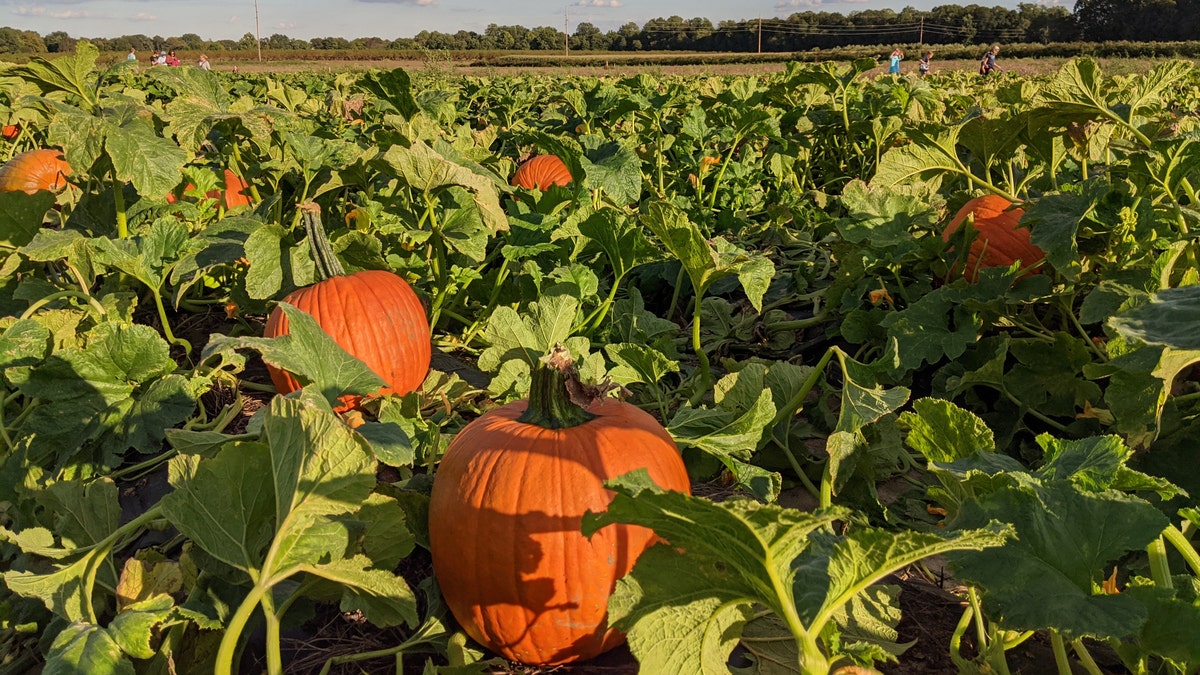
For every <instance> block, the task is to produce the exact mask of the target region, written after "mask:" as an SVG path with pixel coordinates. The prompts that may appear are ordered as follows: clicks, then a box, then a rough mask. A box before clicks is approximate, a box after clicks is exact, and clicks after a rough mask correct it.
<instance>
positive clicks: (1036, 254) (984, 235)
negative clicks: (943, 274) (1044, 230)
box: [942, 195, 1046, 282]
mask: <svg viewBox="0 0 1200 675" xmlns="http://www.w3.org/2000/svg"><path fill="white" fill-rule="evenodd" d="M1011 206H1012V202H1010V201H1008V200H1007V199H1005V198H1004V197H1000V196H998V195H984V196H983V197H976V198H975V199H972V200H971V201H969V202H967V203H966V204H963V207H962V208H961V209H959V210H958V213H956V214H954V218H952V219H951V220H950V225H948V226H947V227H946V229H945V230H944V231H943V232H942V240H943V241H946V242H949V241H950V239H951V238H952V237H953V235H954V233H955V232H957V231H958V228H959V227H960V226H961V225H962V224H963V222H964V221H965V220H966V219H967V216H969V215H971V214H972V213H974V214H975V225H974V227H975V238H974V239H973V240H972V241H971V249H970V250H969V251H967V265H966V269H964V270H963V276H965V277H966V278H967V279H968V280H970V281H972V282H974V281H976V280H978V278H979V270H980V269H982V268H984V267H1008V266H1009V265H1011V264H1013V263H1014V262H1016V261H1018V260H1020V261H1021V265H1022V266H1023V267H1029V266H1031V265H1034V264H1036V263H1038V262H1040V261H1042V260H1043V259H1044V258H1045V257H1046V252H1045V251H1043V250H1042V249H1040V248H1038V247H1037V246H1034V245H1033V243H1032V242H1031V241H1030V231H1029V230H1028V229H1027V228H1023V227H1017V223H1018V222H1020V220H1021V217H1022V216H1024V215H1025V210H1024V209H1021V208H1015V209H1009V207H1011ZM1006 209H1008V210H1006ZM1032 273H1033V271H1032V270H1030V271H1029V272H1028V273H1027V274H1032Z"/></svg>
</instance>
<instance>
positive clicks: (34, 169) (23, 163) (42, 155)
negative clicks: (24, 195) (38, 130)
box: [0, 149, 71, 194]
mask: <svg viewBox="0 0 1200 675" xmlns="http://www.w3.org/2000/svg"><path fill="white" fill-rule="evenodd" d="M70 175H71V165H70V164H67V160H66V158H64V157H63V154H62V153H61V152H59V151H58V150H54V149H43V150H30V151H29V152H22V153H21V154H19V155H17V156H16V157H13V158H12V159H10V160H8V162H6V163H5V164H4V166H0V192H15V191H18V190H20V191H22V192H28V193H29V194H33V193H35V192H37V191H38V190H49V191H50V192H58V191H59V190H61V189H63V188H64V187H66V186H67V176H70Z"/></svg>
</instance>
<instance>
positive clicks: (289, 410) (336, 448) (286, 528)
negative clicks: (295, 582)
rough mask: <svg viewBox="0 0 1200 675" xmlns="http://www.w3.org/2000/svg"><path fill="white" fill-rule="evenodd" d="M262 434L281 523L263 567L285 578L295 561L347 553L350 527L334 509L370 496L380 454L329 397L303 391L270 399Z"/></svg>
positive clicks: (352, 505)
mask: <svg viewBox="0 0 1200 675" xmlns="http://www.w3.org/2000/svg"><path fill="white" fill-rule="evenodd" d="M321 403H324V401H321ZM263 436H264V438H265V439H266V441H267V445H268V448H269V453H270V457H271V476H272V479H273V482H274V495H275V518H276V523H277V525H276V527H277V528H278V531H277V533H276V535H275V541H274V542H273V543H272V545H271V551H270V553H269V554H268V559H267V561H266V563H265V566H264V570H263V571H264V575H266V576H269V577H274V578H276V579H280V580H281V579H282V578H285V577H286V576H289V575H290V574H293V573H294V572H295V571H296V570H297V569H298V567H302V566H304V565H311V564H318V563H322V562H325V561H327V560H336V559H339V558H341V557H342V556H343V555H344V554H345V551H346V548H347V545H348V543H349V539H348V536H349V532H348V530H347V529H346V525H345V523H344V522H342V521H341V520H340V519H334V518H331V517H330V516H336V515H340V514H346V513H349V512H351V511H356V510H357V509H358V507H359V505H361V504H362V503H363V502H364V501H366V499H367V497H368V496H369V495H370V494H371V489H372V488H373V487H374V485H375V472H374V468H375V456H374V455H373V454H372V453H371V449H370V446H369V445H368V444H367V442H366V439H364V438H363V437H362V436H359V435H358V434H356V433H354V432H353V431H352V430H351V429H350V428H349V427H347V426H346V425H345V424H343V423H342V422H341V420H339V419H338V418H337V416H336V415H334V414H333V413H332V412H331V411H330V410H329V408H328V407H327V405H326V406H322V405H317V404H316V402H315V401H314V399H313V398H311V397H306V396H301V397H300V398H297V399H294V398H284V397H276V398H274V399H272V401H271V407H270V414H269V415H267V417H266V419H265V420H264V422H263Z"/></svg>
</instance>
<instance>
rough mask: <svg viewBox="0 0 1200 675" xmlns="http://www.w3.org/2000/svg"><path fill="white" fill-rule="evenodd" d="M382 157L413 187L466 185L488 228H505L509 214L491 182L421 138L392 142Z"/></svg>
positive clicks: (426, 189) (417, 188)
mask: <svg viewBox="0 0 1200 675" xmlns="http://www.w3.org/2000/svg"><path fill="white" fill-rule="evenodd" d="M382 159H383V161H384V162H385V163H386V164H387V165H388V166H389V167H390V168H391V169H392V171H394V172H395V174H396V175H397V176H399V177H400V178H403V179H404V181H405V182H406V183H408V184H409V185H411V186H412V187H413V188H414V189H416V190H419V191H422V192H432V191H434V190H437V189H439V188H445V187H449V186H452V185H458V186H460V187H463V188H466V189H467V190H469V191H470V193H471V196H472V198H473V199H474V201H475V207H476V208H478V209H479V215H480V216H481V217H482V218H483V222H484V224H485V225H487V226H488V228H489V229H491V230H492V231H493V232H500V231H504V230H507V229H508V217H507V216H506V215H504V210H503V209H501V208H500V196H499V193H498V192H497V190H496V186H495V185H494V184H493V182H492V181H490V180H488V179H487V178H485V177H484V176H481V175H479V174H477V173H475V172H474V171H472V170H471V169H470V168H469V167H466V166H463V165H462V164H459V163H457V162H454V161H452V160H450V159H448V158H446V157H445V156H444V155H442V154H440V153H438V152H437V151H436V150H434V149H433V148H431V147H429V146H428V145H426V144H425V142H424V141H416V142H415V143H413V144H412V146H411V147H407V148H406V147H404V146H402V145H393V146H392V147H391V148H389V149H388V151H387V152H385V153H384V154H383V158H382Z"/></svg>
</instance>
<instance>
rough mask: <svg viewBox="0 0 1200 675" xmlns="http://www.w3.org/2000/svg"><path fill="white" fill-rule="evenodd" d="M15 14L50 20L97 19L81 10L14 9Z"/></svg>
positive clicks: (23, 7) (38, 7)
mask: <svg viewBox="0 0 1200 675" xmlns="http://www.w3.org/2000/svg"><path fill="white" fill-rule="evenodd" d="M12 13H13V14H16V15H17V16H44V17H47V18H50V19H91V18H95V17H94V15H93V14H92V13H91V12H88V11H85V10H80V9H49V8H47V7H42V6H34V7H26V6H24V5H22V6H20V7H14V8H13V10H12Z"/></svg>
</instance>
